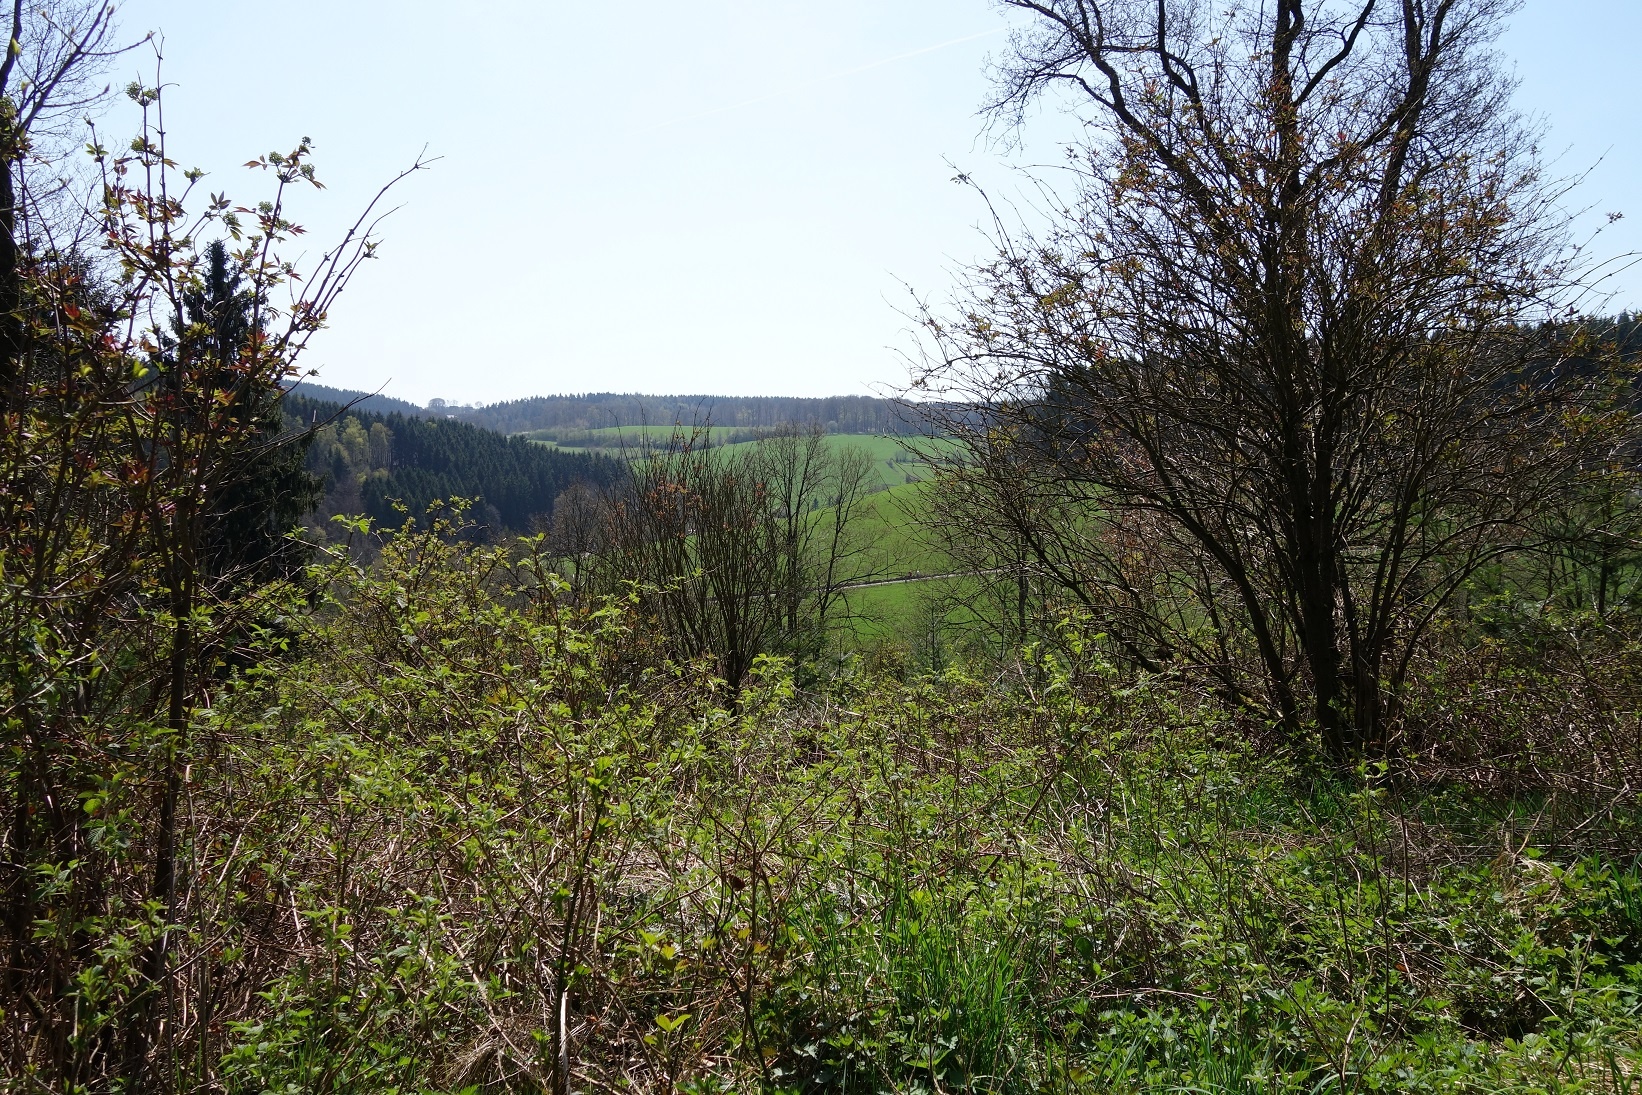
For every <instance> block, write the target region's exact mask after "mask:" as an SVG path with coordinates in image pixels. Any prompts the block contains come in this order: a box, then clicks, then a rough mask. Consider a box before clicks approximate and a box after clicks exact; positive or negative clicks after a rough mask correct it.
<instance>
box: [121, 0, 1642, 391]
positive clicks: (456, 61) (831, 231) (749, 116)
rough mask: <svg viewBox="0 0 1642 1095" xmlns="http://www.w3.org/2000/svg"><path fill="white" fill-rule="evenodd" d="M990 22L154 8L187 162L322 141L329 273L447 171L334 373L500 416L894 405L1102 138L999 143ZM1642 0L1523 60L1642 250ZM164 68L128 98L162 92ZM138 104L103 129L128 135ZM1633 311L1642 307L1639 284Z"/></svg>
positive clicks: (950, 8) (329, 358)
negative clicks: (997, 213) (514, 410)
mask: <svg viewBox="0 0 1642 1095" xmlns="http://www.w3.org/2000/svg"><path fill="white" fill-rule="evenodd" d="M1005 24H1006V19H1005V17H1004V16H1003V15H1002V14H1000V12H999V11H998V10H997V9H996V8H995V7H994V6H993V5H992V4H991V3H990V2H989V0H831V2H829V3H825V4H819V3H813V2H812V3H798V2H795V0H695V2H692V3H679V2H677V0H626V2H624V3H620V4H618V3H612V2H608V0H605V2H600V0H591V2H589V0H582V2H580V3H571V2H568V0H538V2H527V0H469V3H467V4H464V5H452V4H449V3H435V2H432V0H325V2H321V0H281V2H279V3H277V4H275V3H258V2H249V0H231V2H224V0H128V2H127V3H125V4H124V5H123V6H122V15H121V25H122V28H123V30H124V32H125V33H126V34H127V36H129V37H141V35H142V34H143V33H144V32H146V31H149V30H153V31H156V32H158V33H159V34H160V35H161V36H163V38H162V40H163V55H164V61H163V67H162V69H161V71H162V77H163V80H164V82H165V84H166V85H167V86H166V107H165V109H166V127H167V130H168V133H169V140H170V148H171V154H172V156H173V158H175V159H177V160H179V161H181V162H182V163H183V164H184V165H185V166H198V167H201V168H204V169H205V170H207V171H208V172H209V173H210V174H209V176H208V178H207V179H206V180H205V182H204V183H203V184H202V185H204V186H206V187H207V188H209V189H211V190H226V191H228V192H229V193H230V194H231V195H233V196H235V197H236V198H240V199H242V200H243V199H245V198H253V199H254V198H256V197H260V196H261V192H260V191H259V189H258V187H259V185H260V182H261V179H260V177H258V176H257V175H255V174H254V173H252V172H249V171H246V170H245V169H244V168H243V167H241V166H239V165H242V164H243V163H244V162H245V161H246V160H248V159H251V158H252V157H253V156H256V155H258V154H261V153H265V152H268V151H270V150H283V149H289V148H291V147H292V146H294V145H295V143H296V142H297V141H298V140H299V139H300V138H301V137H303V136H308V137H311V138H313V140H314V143H315V149H316V163H317V164H318V168H319V177H320V178H321V179H322V180H324V181H325V182H326V184H327V187H326V189H325V190H324V191H320V192H310V193H308V194H306V195H304V196H303V197H302V198H301V201H300V203H299V204H298V206H297V208H296V219H297V220H298V221H300V222H301V223H302V224H304V226H305V227H307V228H308V230H309V234H308V236H307V237H306V243H305V246H306V247H307V249H308V255H309V257H310V258H313V257H317V254H318V252H319V251H321V250H323V247H324V243H325V241H327V240H332V239H335V238H337V237H338V235H339V234H340V232H341V231H342V230H343V229H344V228H345V227H346V225H347V224H349V223H351V221H352V220H353V218H354V217H355V216H356V215H357V213H358V211H359V209H360V208H362V207H363V205H364V204H365V203H366V202H368V201H369V200H370V199H371V197H372V196H373V194H374V193H375V192H376V190H377V189H378V188H379V187H380V186H381V185H382V184H383V183H384V182H386V181H387V180H388V179H390V178H392V177H393V175H395V174H396V173H397V172H398V171H399V170H401V169H402V168H404V167H406V166H408V165H409V164H410V163H412V162H413V161H414V160H415V159H416V158H417V156H418V155H419V154H421V153H422V152H423V150H424V149H426V154H427V155H428V156H430V157H437V160H436V161H435V162H434V163H433V164H432V166H431V167H430V168H429V170H427V171H425V172H421V173H418V174H417V175H415V176H413V177H411V178H409V179H407V180H405V182H403V183H402V184H400V186H399V187H398V188H396V190H395V192H394V194H393V196H392V200H393V204H394V205H395V206H397V208H396V211H395V212H394V213H393V215H392V216H391V217H390V218H389V219H388V221H387V222H386V223H385V224H384V225H383V227H382V232H381V236H382V239H383V243H382V246H381V249H380V251H379V258H378V259H377V260H375V261H372V262H370V263H368V264H367V265H366V266H365V267H364V268H363V269H362V270H361V271H360V273H359V275H358V277H357V279H356V280H355V282H354V284H353V285H352V286H351V287H350V288H349V290H348V292H347V294H346V296H345V297H344V298H343V299H342V301H341V302H340V303H339V304H338V305H337V307H336V308H335V309H334V310H333V311H332V314H331V324H330V328H329V329H328V330H326V331H324V332H322V333H321V334H320V336H319V337H318V338H316V339H315V340H314V342H313V343H312V345H311V347H310V349H309V352H308V356H307V357H306V358H305V359H304V361H303V364H304V366H305V367H307V368H312V369H316V370H317V373H318V375H317V376H316V378H315V379H316V380H317V381H318V382H321V383H325V384H331V385H334V386H337V387H345V388H355V389H364V390H377V389H382V390H384V391H385V392H386V393H387V394H390V395H394V396H397V397H399V398H403V399H410V400H414V401H416V402H418V403H423V402H426V401H427V400H428V399H430V398H434V397H438V398H443V399H445V400H447V401H449V402H452V403H482V402H495V401H498V400H504V399H514V398H521V397H525V396H530V395H540V394H552V393H560V392H588V391H645V392H656V393H676V394H686V393H687V394H718V395H799V396H818V395H834V394H869V393H878V394H891V393H893V392H895V391H896V390H897V389H898V388H899V387H900V386H901V385H902V384H904V382H905V379H906V372H905V355H906V354H907V353H908V352H910V351H911V350H912V349H913V347H914V342H913V339H912V337H911V335H910V333H909V322H908V319H907V314H906V313H907V310H908V309H909V308H910V307H912V305H913V303H914V300H915V296H916V297H919V298H930V299H934V300H937V301H938V300H940V299H942V298H943V296H944V295H945V294H946V293H947V292H948V291H949V289H950V286H951V285H952V282H953V276H954V272H955V271H956V270H957V269H959V268H960V267H962V266H963V265H964V264H966V263H968V262H972V261H974V260H976V259H979V258H983V257H984V256H985V255H986V254H987V252H988V247H987V244H986V238H985V236H984V234H983V232H982V231H981V228H980V225H981V223H982V221H983V220H984V217H985V213H986V210H985V207H984V205H983V204H982V202H981V200H980V198H979V197H978V196H977V194H976V193H975V191H974V190H973V189H971V188H968V187H964V186H960V185H956V184H954V182H953V181H952V179H953V176H954V175H956V174H957V173H958V172H960V171H961V172H964V173H966V174H969V175H971V176H972V177H974V178H975V179H976V180H977V181H979V182H980V183H981V184H982V185H984V186H986V187H987V189H988V190H989V191H990V192H993V193H995V194H998V195H1000V196H1003V197H1007V196H1008V195H1009V194H1011V193H1014V192H1016V191H1018V190H1019V188H1020V187H1021V186H1022V185H1023V176H1022V175H1021V171H1022V170H1023V169H1030V168H1031V167H1033V166H1034V165H1044V164H1052V163H1053V162H1054V161H1055V160H1056V159H1057V156H1058V153H1057V151H1056V150H1057V146H1058V143H1059V142H1060V141H1061V140H1063V139H1066V138H1067V137H1068V136H1070V135H1071V134H1072V132H1073V131H1074V127H1073V123H1072V121H1071V120H1070V119H1068V118H1066V117H1063V116H1060V115H1057V114H1055V113H1053V112H1043V113H1040V114H1039V115H1038V116H1037V117H1036V118H1034V119H1033V120H1032V121H1031V122H1030V123H1029V124H1028V126H1027V128H1026V129H1025V130H1024V131H1023V134H1022V136H1023V140H1022V142H1021V145H1020V147H1018V148H1015V149H1012V150H1006V149H1004V148H1001V147H999V145H998V143H997V142H995V141H991V140H988V139H987V138H986V137H985V135H984V134H983V119H982V118H981V117H980V116H979V115H978V113H977V111H978V110H979V108H980V107H981V105H982V103H983V102H984V100H985V98H986V95H987V93H988V89H989V83H988V78H987V74H986V60H987V57H988V55H989V54H993V53H996V52H997V51H999V50H1000V49H1001V48H1002V47H1003V46H1004V44H1005V41H1006V36H1005V34H1004V33H1002V28H1003V27H1004V26H1005ZM1639 41H1642V3H1639V2H1637V0H1527V3H1526V4H1525V5H1524V6H1523V8H1522V10H1521V11H1520V12H1519V13H1518V14H1517V15H1516V16H1515V17H1514V19H1513V21H1512V26H1511V29H1510V30H1509V31H1508V33H1507V34H1506V36H1505V38H1504V39H1503V41H1502V49H1503V50H1504V52H1505V53H1506V54H1507V55H1508V56H1509V57H1510V58H1512V60H1513V62H1514V64H1515V68H1516V71H1517V74H1518V76H1519V78H1520V81H1521V86H1520V89H1519V92H1518V100H1517V101H1518V105H1519V107H1521V108H1522V109H1523V110H1525V111H1527V112H1528V113H1530V114H1533V115H1535V116H1537V117H1539V118H1541V119H1543V121H1544V122H1545V123H1546V124H1547V126H1548V127H1549V133H1548V137H1547V140H1546V149H1547V151H1548V152H1549V153H1551V159H1552V160H1553V161H1554V165H1555V167H1556V168H1557V170H1558V171H1559V172H1560V173H1562V174H1569V175H1572V174H1580V173H1583V172H1587V171H1588V172H1589V174H1588V176H1587V178H1586V179H1585V182H1584V183H1583V185H1582V187H1581V189H1580V191H1579V192H1578V193H1579V197H1578V199H1577V202H1578V204H1579V206H1580V207H1581V208H1585V207H1587V206H1588V207H1589V213H1588V214H1587V215H1586V217H1585V219H1584V222H1583V223H1585V224H1587V225H1589V226H1592V227H1593V228H1594V226H1596V225H1598V224H1602V223H1605V220H1604V217H1603V215H1604V214H1606V213H1607V212H1610V211H1616V212H1624V213H1627V214H1629V217H1630V219H1628V220H1624V221H1620V222H1618V223H1617V224H1615V225H1613V226H1611V227H1608V228H1606V229H1605V230H1604V233H1603V235H1602V237H1600V238H1599V239H1598V240H1597V241H1596V242H1595V244H1594V245H1593V250H1594V251H1596V252H1600V253H1602V254H1605V255H1606V254H1618V253H1622V252H1626V251H1630V250H1638V249H1642V148H1638V147H1637V145H1638V141H1637V138H1638V136H1642V133H1639V125H1638V115H1637V110H1636V95H1635V91H1636V78H1635V77H1634V76H1633V75H1632V73H1633V72H1634V71H1636V67H1637V65H1638V56H1637V53H1636V48H1637V46H1636V43H1637V42H1639ZM153 64H154V58H153V55H152V52H148V53H145V52H142V51H138V52H135V53H133V54H130V55H128V57H127V58H126V59H124V61H122V67H121V68H120V69H119V70H118V71H117V72H116V73H115V76H116V77H117V79H118V81H119V82H122V83H123V82H124V81H125V80H127V79H131V78H136V77H139V76H141V77H144V78H145V79H146V80H147V81H149V82H152V79H153V75H152V72H153ZM122 120H123V119H122V116H121V115H120V114H119V112H118V111H115V112H114V113H112V114H111V115H110V116H109V117H108V118H106V119H105V120H104V122H103V125H104V127H105V131H106V130H112V129H115V128H117V127H118V126H119V125H120V124H121V122H122ZM1609 284H1610V285H1611V286H1612V287H1613V289H1614V290H1615V292H1616V293H1617V296H1616V297H1615V298H1614V301H1613V303H1612V306H1613V308H1614V310H1618V308H1619V307H1621V306H1634V305H1635V304H1637V303H1642V276H1639V275H1638V272H1637V271H1636V270H1632V271H1629V272H1628V273H1626V274H1624V275H1622V276H1620V277H1617V278H1615V279H1613V280H1612V281H1611V282H1610V283H1609Z"/></svg>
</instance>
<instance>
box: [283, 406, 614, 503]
mask: <svg viewBox="0 0 1642 1095" xmlns="http://www.w3.org/2000/svg"><path fill="white" fill-rule="evenodd" d="M284 406H285V413H286V415H287V416H288V417H289V419H291V420H292V421H293V422H296V423H301V424H303V425H305V426H308V427H317V430H316V432H315V433H314V435H313V437H312V439H311V441H310V442H309V444H308V451H307V468H308V471H309V472H310V473H311V474H313V475H315V476H319V477H321V478H322V480H323V482H324V497H323V500H322V501H321V502H320V505H319V507H318V511H317V512H316V514H315V515H314V518H315V520H314V522H313V523H314V524H315V525H316V527H318V528H324V527H325V522H326V521H327V520H328V519H329V518H330V517H332V516H334V515H337V514H365V515H367V516H369V517H370V518H372V519H373V520H375V521H377V522H378V523H380V524H382V525H385V526H396V525H398V524H400V523H402V521H403V520H404V515H403V512H402V511H400V510H399V509H398V508H396V507H397V506H400V505H402V506H403V507H405V511H408V512H409V513H410V514H414V515H418V516H419V515H421V514H423V513H424V512H425V511H426V510H427V508H428V506H429V505H430V504H432V503H433V502H436V501H441V500H452V499H458V498H462V499H471V500H473V502H474V503H475V506H474V510H473V514H472V516H473V519H474V520H475V521H476V522H478V523H479V524H480V525H482V526H483V527H484V528H486V529H487V530H488V531H489V533H490V534H491V535H501V534H502V533H504V532H516V533H525V532H531V531H534V530H536V529H537V528H539V527H546V525H547V523H548V522H549V521H550V520H551V518H552V514H553V503H554V500H555V499H556V498H558V496H559V495H560V493H561V492H563V491H565V490H567V489H569V488H571V487H572V486H575V485H577V484H580V485H583V486H586V487H589V488H593V489H602V488H605V487H608V486H609V485H611V484H612V483H614V482H615V481H616V479H617V477H618V476H619V474H620V467H619V465H618V464H617V463H616V461H615V460H613V459H611V458H610V457H607V456H600V455H596V454H584V453H567V452H559V451H557V450H554V449H551V448H547V447H545V446H542V445H536V444H533V443H531V442H529V441H526V440H524V439H523V438H508V437H502V436H500V435H498V434H496V433H493V432H491V431H490V430H486V429H482V428H480V427H478V426H475V425H472V424H470V423H467V422H459V421H455V420H452V419H444V418H423V417H416V416H407V415H403V414H399V413H397V412H396V413H392V414H386V415H383V414H378V413H372V412H368V411H364V410H361V409H359V407H357V406H356V407H355V409H353V410H348V411H344V409H343V408H342V407H341V406H339V405H337V404H335V403H324V402H318V401H316V400H313V399H309V398H305V397H304V396H302V395H299V394H289V395H287V396H286V397H285V400H284Z"/></svg>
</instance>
